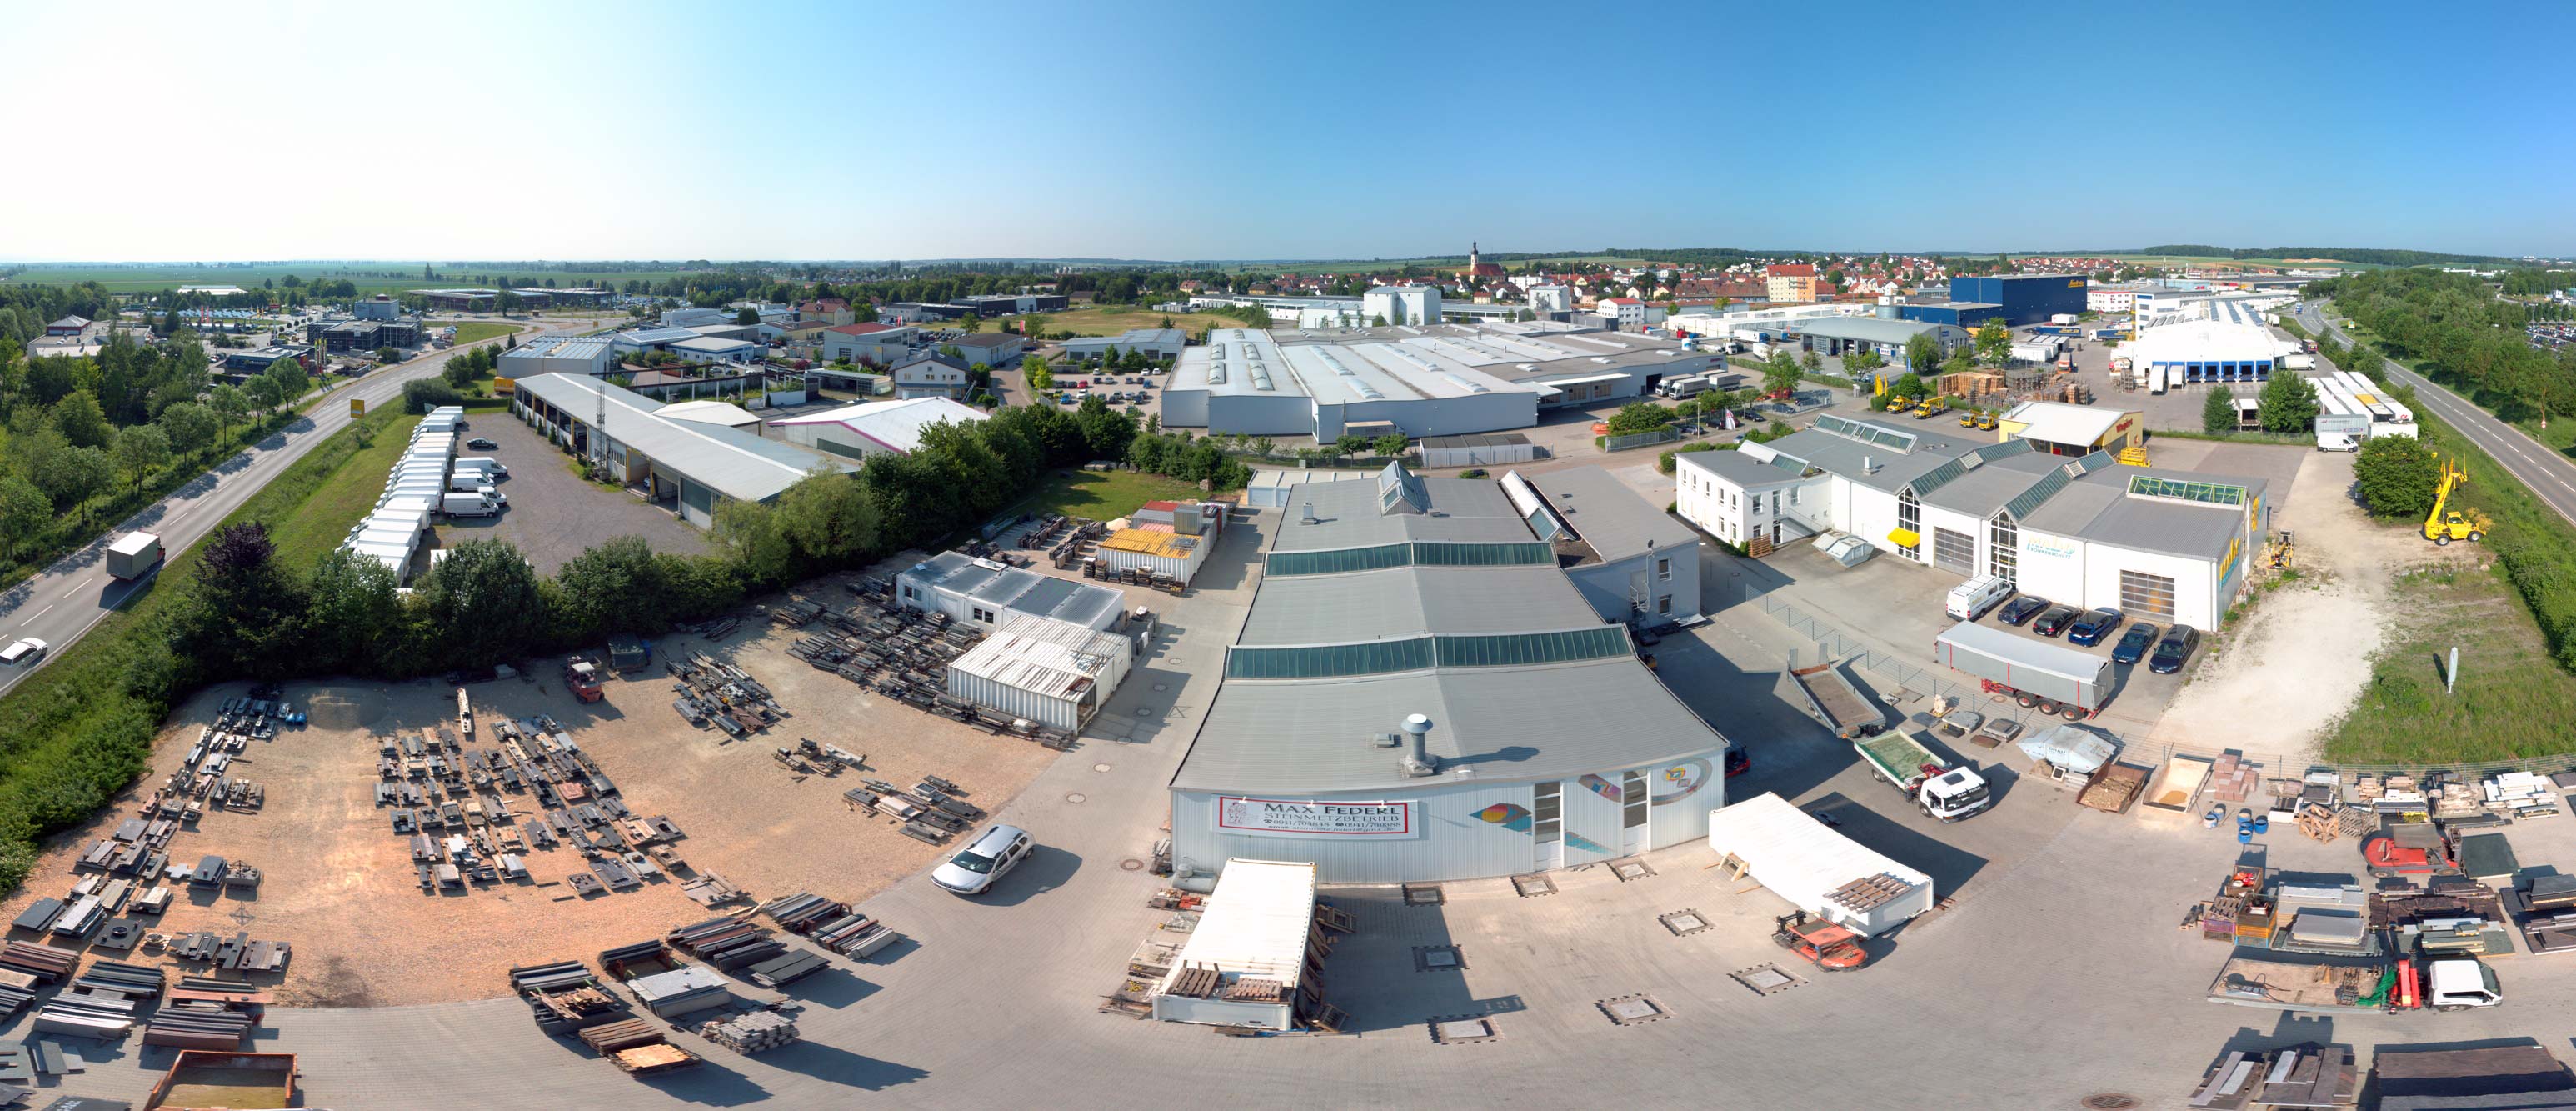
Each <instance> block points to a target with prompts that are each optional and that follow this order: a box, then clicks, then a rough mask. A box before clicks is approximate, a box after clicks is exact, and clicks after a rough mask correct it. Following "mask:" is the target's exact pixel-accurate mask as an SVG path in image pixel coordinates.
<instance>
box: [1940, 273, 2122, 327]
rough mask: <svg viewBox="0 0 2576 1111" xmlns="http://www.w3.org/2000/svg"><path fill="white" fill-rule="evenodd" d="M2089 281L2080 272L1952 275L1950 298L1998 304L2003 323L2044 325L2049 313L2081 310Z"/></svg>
mask: <svg viewBox="0 0 2576 1111" xmlns="http://www.w3.org/2000/svg"><path fill="white" fill-rule="evenodd" d="M2089 284H2091V282H2090V281H2089V280H2088V279H2086V278H2085V277H2084V275H2082V274H2000V275H1994V276H1990V277H1983V278H1952V279H1950V300H1952V301H1954V302H1974V303H1978V304H1990V305H1999V306H2002V308H2003V318H2004V323H2006V324H2009V325H2011V326H2013V327H2015V328H2018V327H2021V326H2022V325H2024V324H2045V323H2047V322H2048V318H2049V317H2050V316H2053V315H2055V314H2057V313H2082V312H2083V311H2084V287H2085V286H2087V285H2089ZM1934 323H1941V324H1949V323H1956V322H1955V321H1946V320H1945V321H1935V322H1934Z"/></svg>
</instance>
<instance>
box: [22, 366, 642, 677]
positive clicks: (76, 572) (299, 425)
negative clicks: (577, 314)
mask: <svg viewBox="0 0 2576 1111" xmlns="http://www.w3.org/2000/svg"><path fill="white" fill-rule="evenodd" d="M591 327H593V325H589V324H581V323H571V322H567V323H566V324H564V325H561V326H558V327H556V328H552V329H548V330H543V331H539V332H536V333H533V334H531V335H528V336H526V337H525V338H527V339H534V338H536V337H537V336H543V335H560V334H572V333H576V332H581V331H586V330H588V329H589V328H591ZM503 342H506V341H505V340H504V339H502V338H498V337H496V338H493V339H489V340H484V341H481V342H480V343H473V344H462V345H459V346H456V347H451V348H449V349H447V350H445V351H439V352H434V353H431V354H428V355H424V356H422V357H420V358H417V359H414V360H412V361H410V362H407V363H400V364H397V365H395V366H392V367H389V368H386V369H384V370H380V371H377V372H375V373H373V374H370V375H368V376H366V377H364V378H361V379H359V380H357V381H356V382H354V383H352V384H350V385H347V386H343V387H341V388H339V389H336V390H331V391H329V392H327V393H325V394H323V395H322V399H321V401H319V402H318V403H316V404H315V406H314V408H313V409H312V411H311V412H309V413H307V414H306V415H305V416H304V418H303V419H301V420H298V421H296V422H294V423H293V424H290V425H288V426H287V429H286V431H285V432H283V433H281V434H279V435H276V436H271V437H269V438H268V439H266V440H262V441H260V442H259V443H257V444H254V445H252V446H251V447H249V448H247V449H245V450H243V451H242V452H241V453H240V454H237V455H234V456H233V457H231V458H229V459H226V460H224V461H223V462H222V463H219V464H217V465H216V466H215V467H214V469H212V470H209V471H207V472H206V473H205V474H204V475H201V476H199V477H198V478H197V479H196V480H194V481H192V482H189V483H188V484H187V485H184V486H182V487H180V488H179V489H178V490H175V491H173V492H172V493H171V494H170V496H168V497H166V498H163V499H161V500H160V501H157V502H154V503H152V504H151V505H149V506H146V507H144V508H143V510H142V511H141V512H138V513H136V514H134V515H133V516H131V517H128V518H126V519H125V520H123V521H120V522H118V523H117V525H116V526H115V527H114V528H112V529H110V530H108V531H107V532H106V533H105V534H104V535H101V536H100V537H99V538H98V539H96V540H93V541H91V542H90V543H89V544H87V545H85V546H83V547H82V548H81V549H80V550H79V551H76V552H73V553H71V554H70V555H67V556H64V557H63V558H61V559H59V560H56V561H55V562H54V564H53V566H51V567H47V568H46V569H45V571H44V573H43V574H41V575H38V576H36V577H34V578H32V579H29V580H27V581H26V582H23V583H20V584H18V585H17V586H15V587H12V588H10V589H9V591H8V592H7V594H5V595H0V644H5V643H8V642H11V641H16V640H18V639H19V638H22V637H35V638H36V639H38V640H42V641H44V642H45V643H46V644H47V645H49V646H51V649H52V650H51V651H50V652H48V653H47V656H46V659H43V660H39V661H37V662H36V663H34V664H32V665H28V666H24V667H18V668H12V669H9V670H8V671H7V672H6V673H0V694H5V693H7V692H8V691H9V690H10V689H12V688H14V687H16V686H17V685H18V683H19V682H20V681H22V680H24V679H25V678H26V677H27V676H28V675H29V674H31V673H33V672H34V671H36V670H37V669H38V668H41V667H43V666H45V665H46V664H47V663H49V662H51V659H52V656H53V655H55V654H59V653H61V652H62V651H63V650H64V649H66V648H69V647H70V646H71V645H72V643H73V642H74V641H77V640H79V639H80V638H81V637H82V636H83V635H84V634H86V633H88V632H89V631H90V629H91V628H92V627H94V626H96V625H97V624H98V623H99V622H100V621H103V620H105V619H106V618H107V615H108V614H110V613H112V612H114V611H115V610H116V608H117V607H118V606H121V605H124V604H125V602H126V600H127V599H128V598H130V597H132V596H133V594H134V591H135V590H136V589H137V588H138V587H139V586H141V583H140V582H120V581H118V580H116V579H112V578H109V577H108V574H107V569H106V566H105V564H106V558H107V557H106V552H107V543H108V541H109V540H110V539H111V538H113V537H117V536H122V535H124V534H126V533H129V532H133V531H135V530H138V529H140V530H143V531H146V532H153V533H158V534H159V535H160V537H161V546H162V550H163V551H164V553H165V557H164V559H165V565H166V560H167V558H169V557H175V556H177V555H178V554H179V553H180V552H183V551H186V550H187V549H188V547H189V545H192V544H195V543H196V542H197V541H198V540H199V539H202V538H203V537H204V536H205V535H206V534H207V533H209V532H212V531H214V528H215V526H216V525H217V524H219V523H221V522H222V521H223V519H224V518H225V517H226V516H228V515H230V514H231V513H232V512H233V511H234V510H236V509H239V508H241V505H242V503H243V502H245V501H248V500H250V496H251V495H253V494H256V493H258V492H259V490H260V488H261V487H263V486H266V485H268V483H269V482H270V481H271V480H273V479H275V478H276V477H277V476H278V475H280V474H282V473H284V472H285V470H286V468H287V467H288V466H290V465H292V464H293V463H294V462H295V461H296V460H298V459H301V458H303V457H304V454H305V453H306V452H309V451H311V450H313V448H314V446H315V445H317V444H320V443H321V442H322V441H323V440H325V439H327V438H329V437H330V436H331V434H332V433H335V432H338V431H340V430H341V429H343V428H347V427H348V426H349V425H350V423H351V419H352V418H351V417H350V416H349V406H348V402H349V400H350V399H352V398H354V399H357V400H361V401H364V402H366V403H367V411H368V412H375V411H377V410H378V409H379V408H381V407H383V406H386V405H396V404H400V403H401V401H402V388H403V383H406V382H413V381H418V380H420V379H423V378H428V377H432V376H435V375H436V374H438V372H439V371H440V370H441V369H443V368H445V367H446V366H447V360H449V359H451V358H454V357H456V356H457V355H458V354H459V353H462V352H464V351H467V350H470V349H472V348H474V347H480V346H484V345H486V344H498V343H503Z"/></svg>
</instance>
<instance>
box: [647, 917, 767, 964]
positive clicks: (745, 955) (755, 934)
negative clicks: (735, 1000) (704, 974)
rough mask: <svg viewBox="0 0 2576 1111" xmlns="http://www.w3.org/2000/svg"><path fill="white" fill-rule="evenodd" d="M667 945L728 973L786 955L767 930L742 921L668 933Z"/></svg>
mask: <svg viewBox="0 0 2576 1111" xmlns="http://www.w3.org/2000/svg"><path fill="white" fill-rule="evenodd" d="M668 940H669V941H670V943H671V944H672V945H674V946H676V947H678V948H679V950H680V951H681V952H683V953H687V954H688V955H690V956H693V957H696V958H698V959H699V960H702V961H705V962H707V963H708V964H711V965H714V966H716V967H717V968H720V969H724V970H726V971H731V970H733V969H736V968H740V967H742V966H744V965H747V964H757V963H759V962H761V961H765V960H768V959H769V958H771V957H775V956H777V955H779V954H780V953H784V952H786V951H787V946H786V945H785V944H782V943H781V942H780V941H779V940H778V939H777V938H775V937H772V936H771V935H770V932H769V931H768V930H767V929H764V928H762V927H759V926H755V925H752V924H751V923H750V922H748V921H745V920H743V919H741V918H735V917H731V916H727V917H724V918H710V919H707V920H706V921H704V922H696V923H692V924H690V925H686V926H681V927H679V928H677V929H674V930H672V931H671V933H670V936H669V938H668Z"/></svg>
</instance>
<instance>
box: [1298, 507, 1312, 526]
mask: <svg viewBox="0 0 2576 1111" xmlns="http://www.w3.org/2000/svg"><path fill="white" fill-rule="evenodd" d="M1297 521H1298V523H1299V524H1306V525H1311V524H1314V523H1315V503H1313V502H1307V503H1306V515H1305V516H1303V517H1300V518H1298V519H1297Z"/></svg>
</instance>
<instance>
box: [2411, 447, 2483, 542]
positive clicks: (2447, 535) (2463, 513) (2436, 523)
mask: <svg viewBox="0 0 2576 1111" xmlns="http://www.w3.org/2000/svg"><path fill="white" fill-rule="evenodd" d="M2468 484H2469V472H2468V471H2467V470H2465V469H2463V468H2461V467H2460V466H2459V465H2458V464H2456V463H2453V462H2451V461H2450V460H2448V459H2445V460H2443V461H2442V484H2441V485H2440V486H2438V487H2435V488H2434V490H2433V511H2432V512H2431V513H2427V514H2425V515H2424V539H2426V540H2430V541H2432V542H2433V543H2434V544H2435V545H2436V546H2438V547H2448V546H2449V545H2450V543H2451V541H2454V540H2466V541H2468V542H2470V543H2472V544H2475V543H2479V542H2481V541H2483V540H2485V539H2486V538H2487V529H2488V528H2489V527H2490V526H2492V525H2493V524H2494V522H2492V521H2490V520H2488V519H2487V515H2486V514H2485V513H2483V512H2480V511H2478V510H2476V509H2473V508H2472V509H2454V508H2450V502H2451V495H2452V494H2455V493H2457V492H2459V489H2460V487H2462V486H2466V485H2468Z"/></svg>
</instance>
